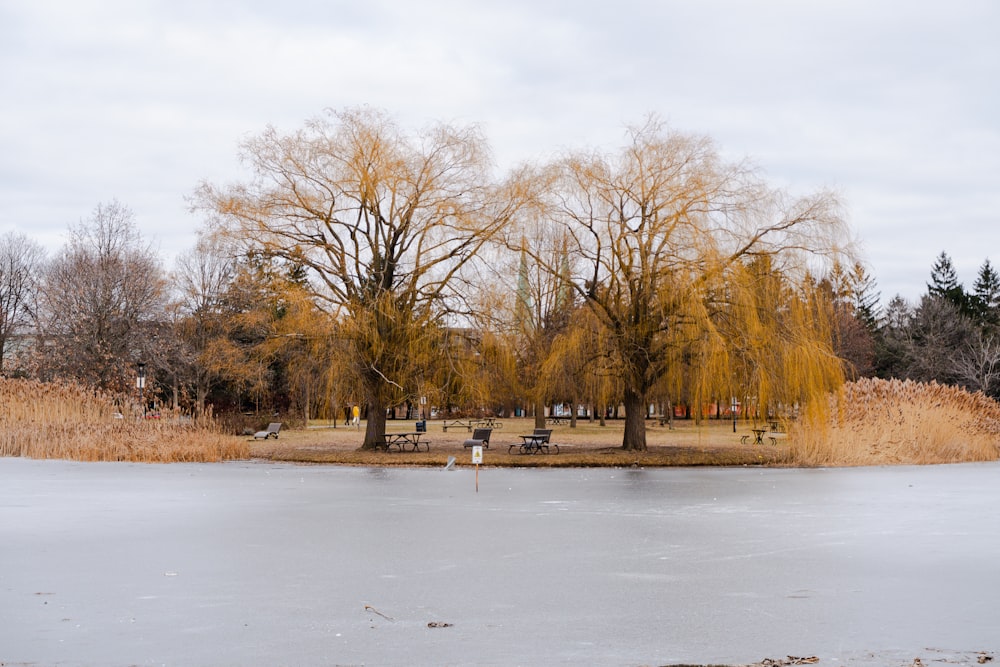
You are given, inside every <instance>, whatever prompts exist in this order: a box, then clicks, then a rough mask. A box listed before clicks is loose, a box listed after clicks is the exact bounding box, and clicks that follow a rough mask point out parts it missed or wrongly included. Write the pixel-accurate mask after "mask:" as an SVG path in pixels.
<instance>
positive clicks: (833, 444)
mask: <svg viewBox="0 0 1000 667" xmlns="http://www.w3.org/2000/svg"><path fill="white" fill-rule="evenodd" d="M828 407H829V410H819V409H815V407H814V409H812V410H809V411H808V412H807V413H806V415H805V416H804V417H803V419H802V420H801V421H800V423H799V424H798V425H797V426H796V427H795V428H794V431H793V434H792V435H793V437H792V438H791V446H792V458H793V460H794V461H795V462H796V463H799V464H805V465H879V464H887V463H896V464H900V463H903V464H924V463H957V462H961V461H992V460H996V459H997V458H998V456H1000V450H998V443H1000V404H998V403H997V402H996V401H994V400H993V399H991V398H989V397H987V396H985V395H984V394H982V393H975V394H973V393H970V392H968V391H966V390H964V389H961V388H959V387H952V386H946V385H940V384H937V383H934V382H932V383H930V384H926V383H921V382H913V381H910V380H906V381H901V380H880V379H873V378H868V379H863V380H859V381H857V382H849V383H847V384H845V385H844V386H843V387H842V388H841V389H840V391H839V392H838V393H837V394H835V395H834V396H832V397H831V399H830V405H829V406H828Z"/></svg>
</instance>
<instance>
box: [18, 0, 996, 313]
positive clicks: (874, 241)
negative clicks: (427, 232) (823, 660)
mask: <svg viewBox="0 0 1000 667" xmlns="http://www.w3.org/2000/svg"><path fill="white" fill-rule="evenodd" d="M998 28H1000V7H998V6H996V5H995V4H994V3H992V2H990V1H989V0H960V1H958V2H955V3H951V4H949V5H944V4H941V3H938V2H929V1H925V2H921V1H917V2H909V3H905V4H900V3H896V2H889V1H888V0H882V1H879V0H874V1H872V0H868V1H864V2H862V1H860V0H857V1H855V0H850V1H838V2H834V1H833V0H824V1H817V2H809V3H803V2H790V1H782V0H766V1H762V2H755V3H746V2H741V1H737V0H707V1H705V2H697V3H691V2H681V1H680V0H672V1H671V0H667V1H662V2H653V1H642V0H627V1H625V2H617V3H598V2H575V3H566V2H558V1H556V0H535V1H532V2H528V1H526V0H512V1H508V2H477V3H467V2H458V1H447V0H437V1H435V2H420V3H411V2H404V1H398V2H397V1H392V0H380V1H379V2H369V3H356V2H327V1H321V0H288V1H287V2H284V3H271V2H235V1H232V2H219V3H203V2H192V1H189V0H174V1H173V2H165V1H164V2H156V1H153V0H149V1H147V2H131V1H125V0H118V1H105V2H86V1H83V2H77V1H70V0H62V1H60V0H35V1H34V2H31V3H14V2H6V3H4V2H0V89H2V90H3V91H4V100H5V102H4V104H3V105H0V231H4V230H6V229H10V228H17V229H20V230H22V231H25V232H27V233H30V234H33V235H36V236H37V237H39V238H40V239H41V240H43V242H46V243H49V244H52V245H54V244H58V243H59V238H60V236H61V234H62V233H63V231H64V230H65V228H66V225H67V224H68V223H72V222H75V221H77V220H79V219H80V218H81V217H85V216H86V215H88V214H89V212H90V211H91V210H92V209H93V207H94V206H95V205H96V204H97V203H98V202H102V201H109V200H110V199H112V198H118V199H119V200H120V201H122V202H123V203H125V204H127V205H128V206H130V207H131V208H132V209H133V210H134V211H135V212H136V214H137V218H138V219H139V221H140V223H141V224H142V225H143V229H144V231H145V233H146V234H147V235H148V236H149V237H152V238H155V239H157V240H158V242H159V245H160V246H161V248H162V250H163V252H164V253H165V254H166V255H168V256H172V255H173V254H175V253H177V252H179V251H181V250H183V249H186V248H187V247H189V246H190V245H192V244H193V243H194V233H195V229H196V228H197V225H198V220H197V219H196V218H195V217H193V216H191V215H190V214H189V213H188V212H187V210H186V205H185V203H184V197H185V196H186V195H187V194H188V193H190V192H191V190H192V189H193V188H194V187H195V185H196V184H197V183H198V182H199V181H200V180H202V179H209V180H213V181H229V180H232V179H235V178H237V177H238V176H239V173H240V168H239V165H238V163H237V160H236V152H237V144H238V142H239V141H240V140H241V139H242V138H244V137H246V136H248V135H249V134H252V133H256V132H259V131H260V130H262V129H263V128H264V127H265V126H266V125H267V124H273V125H276V126H278V127H279V128H282V129H289V130H290V129H294V128H296V127H298V126H299V125H300V124H301V123H302V122H303V121H304V120H305V119H306V118H309V117H311V116H314V115H316V114H318V113H320V112H321V111H322V110H323V109H324V108H326V107H336V108H340V107H345V106H354V105H358V104H369V105H372V106H377V107H384V108H386V109H387V110H389V111H390V112H391V113H393V114H396V115H398V116H399V117H400V118H401V120H402V121H403V122H404V123H407V124H412V125H420V124H422V123H425V122H427V121H429V120H446V121H454V122H460V123H466V122H475V123H479V124H481V125H482V126H483V127H484V129H485V131H486V132H487V135H488V136H489V137H490V139H491V141H492V143H493V146H494V149H495V153H496V155H497V157H498V160H499V161H500V163H501V164H502V165H504V166H510V165H512V164H514V163H516V162H518V161H521V160H526V159H543V158H545V157H546V156H548V155H550V154H551V153H553V152H555V151H558V150H560V149H561V148H563V147H580V146H595V145H596V146H603V147H608V148H611V147H614V146H616V145H617V144H618V143H619V142H620V141H621V140H622V137H623V127H624V125H625V124H626V123H634V122H639V121H641V119H642V118H643V117H644V116H645V115H646V114H647V113H649V112H654V113H657V114H659V115H660V116H662V117H663V118H665V119H667V120H668V121H669V122H670V123H671V124H672V125H673V126H674V127H676V128H677V129H681V130H684V131H691V132H696V133H700V134H708V135H710V136H712V137H713V138H715V139H716V140H717V142H718V144H719V145H720V147H721V149H722V150H723V151H724V153H725V154H726V155H729V156H731V157H733V158H740V157H743V156H744V155H748V156H750V157H751V158H752V159H754V160H755V161H756V162H758V163H759V164H760V165H761V166H762V167H763V168H764V169H765V170H766V171H767V172H768V173H769V174H770V175H771V177H772V178H773V179H774V181H775V182H776V183H778V184H783V185H787V186H788V187H789V188H791V189H793V190H795V191H809V190H812V189H816V188H818V187H824V186H833V187H836V188H838V189H839V190H840V191H841V192H843V193H844V196H845V198H846V200H847V202H846V203H847V205H848V210H849V213H850V216H851V220H852V222H853V224H854V225H855V228H856V230H857V232H858V234H859V235H860V236H861V238H862V240H863V242H864V243H865V248H866V250H867V254H868V259H869V261H870V264H871V265H872V267H873V270H874V273H875V275H876V277H877V278H878V280H879V282H880V286H881V289H882V291H883V294H884V296H886V297H888V296H891V295H892V294H895V293H897V292H900V293H902V294H903V295H904V296H907V297H908V298H915V297H916V296H917V295H918V294H919V293H920V292H921V291H922V290H923V287H924V283H925V282H926V276H927V275H928V274H929V271H930V265H931V263H932V262H933V258H934V257H935V256H936V255H937V254H938V253H939V252H941V251H942V250H944V251H947V252H949V254H951V255H952V257H953V259H954V260H955V265H956V268H957V269H958V271H959V273H960V277H961V278H962V279H963V280H965V281H966V282H967V283H968V284H971V282H972V281H973V280H974V278H975V271H976V269H977V268H978V266H979V264H980V263H981V262H982V260H983V259H985V258H986V257H987V256H989V255H990V253H991V252H993V254H994V255H997V254H998V253H996V252H995V251H993V249H995V248H997V247H1000V225H996V221H997V213H996V211H997V210H1000V194H998V188H997V187H996V183H997V182H1000V158H998V157H997V156H998V155H1000V151H998V149H1000V130H998V125H997V119H998V118H1000V113H998V112H1000V103H998V95H997V92H996V91H995V81H996V80H998V78H1000V77H998V75H1000V43H998V40H996V38H995V34H996V32H997V29H998Z"/></svg>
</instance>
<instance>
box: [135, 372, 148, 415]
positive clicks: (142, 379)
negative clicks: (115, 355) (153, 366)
mask: <svg viewBox="0 0 1000 667" xmlns="http://www.w3.org/2000/svg"><path fill="white" fill-rule="evenodd" d="M137 367H138V369H139V372H138V375H137V376H136V378H135V386H136V387H138V389H139V404H140V405H141V406H142V416H143V419H145V417H146V401H145V400H144V399H143V390H144V389H145V388H146V364H145V363H143V362H141V361H140V362H139V363H138V364H137Z"/></svg>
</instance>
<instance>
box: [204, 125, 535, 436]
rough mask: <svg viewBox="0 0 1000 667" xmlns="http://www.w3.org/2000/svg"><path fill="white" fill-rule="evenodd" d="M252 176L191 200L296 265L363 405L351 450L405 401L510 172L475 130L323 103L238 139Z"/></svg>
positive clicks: (509, 193) (495, 218)
mask: <svg viewBox="0 0 1000 667" xmlns="http://www.w3.org/2000/svg"><path fill="white" fill-rule="evenodd" d="M242 154H243V158H244V160H245V162H246V163H247V165H248V166H249V168H250V170H251V173H252V177H251V179H250V182H248V183H246V184H239V185H234V186H230V187H224V188H220V187H213V186H211V185H208V184H206V185H204V186H203V187H202V188H201V189H200V191H199V193H198V201H199V203H200V205H201V206H203V207H205V208H206V209H209V210H211V211H213V212H214V213H215V216H216V218H217V219H218V221H219V224H220V226H221V227H222V228H223V229H224V230H225V231H227V232H228V233H229V234H230V235H231V236H232V237H233V238H235V239H238V240H240V241H242V242H244V243H246V244H249V245H251V246H252V247H254V248H256V249H258V250H259V251H260V252H262V253H264V254H267V255H271V256H276V257H281V258H285V259H288V260H290V261H292V262H293V263H295V264H296V265H298V266H302V267H304V269H305V270H306V271H307V272H308V278H309V280H308V284H309V285H310V287H311V289H312V297H313V298H314V299H315V300H316V302H317V304H319V305H321V306H322V307H324V309H325V310H327V311H328V312H329V314H330V317H331V318H332V321H335V322H336V323H337V326H338V331H339V333H340V335H342V336H343V337H344V340H345V341H346V342H347V348H348V354H347V356H346V358H344V359H341V360H339V361H338V362H337V363H340V364H343V365H345V366H348V367H350V369H351V373H352V374H353V376H354V377H356V378H358V393H359V394H361V399H362V400H364V401H365V402H366V403H367V406H368V421H367V430H366V432H365V436H364V442H363V443H362V448H366V449H370V448H373V447H375V446H376V445H377V444H378V443H379V442H380V440H381V438H382V436H383V435H384V433H385V418H386V410H387V408H389V407H391V406H393V405H396V404H399V403H400V402H402V401H404V400H408V399H411V398H415V397H416V395H417V393H418V392H419V390H420V382H421V378H423V377H426V375H425V373H427V372H429V369H428V368H427V366H428V365H429V364H430V363H432V362H434V361H436V360H438V358H439V356H440V354H441V353H442V351H444V352H447V351H448V346H447V345H443V346H442V344H441V341H442V332H445V331H447V330H448V328H449V327H448V324H449V320H448V318H449V316H450V314H451V313H452V311H453V309H454V308H456V307H457V306H456V304H457V303H458V300H457V298H456V297H457V294H456V292H457V291H458V286H459V285H460V284H461V281H460V278H461V276H462V271H463V269H464V268H465V267H466V266H467V265H468V264H469V263H470V262H472V261H473V259H474V258H475V257H476V256H477V253H478V252H479V250H480V249H481V248H482V246H483V245H484V244H486V243H487V242H488V241H489V239H490V238H492V237H493V236H494V235H495V234H496V233H497V231H498V230H499V229H500V228H502V227H503V226H504V225H505V224H506V223H507V222H508V221H509V220H510V218H511V217H512V216H513V215H514V214H515V212H516V210H517V208H518V205H519V202H520V201H522V198H521V197H520V195H519V190H518V180H517V179H515V178H511V179H510V180H509V181H508V182H505V183H496V182H495V181H494V179H493V178H492V175H491V173H490V168H491V164H490V156H489V152H488V149H487V146H486V142H485V140H484V139H483V138H482V136H481V135H480V134H479V132H478V131H477V130H476V129H475V128H455V127H452V126H448V125H438V126H434V127H431V128H429V129H427V130H426V131H424V132H422V133H420V134H419V135H418V136H411V135H408V134H406V133H404V132H403V131H402V130H401V129H400V128H399V127H398V126H397V125H396V124H395V123H394V122H393V121H392V120H391V119H390V118H389V117H388V116H387V115H386V114H384V113H382V112H379V111H376V110H369V109H360V110H347V111H342V112H336V111H330V112H328V114H326V115H324V116H321V117H318V118H315V119H313V120H312V121H310V122H309V123H307V124H306V126H305V128H303V129H302V130H299V131H297V132H293V133H291V134H281V133H279V132H278V131H277V130H275V129H273V128H269V129H267V130H266V131H265V132H264V133H263V134H261V135H260V136H258V137H255V138H251V139H249V140H248V141H246V142H245V143H244V144H243V146H242Z"/></svg>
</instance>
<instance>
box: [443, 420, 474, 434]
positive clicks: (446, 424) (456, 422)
mask: <svg viewBox="0 0 1000 667" xmlns="http://www.w3.org/2000/svg"><path fill="white" fill-rule="evenodd" d="M473 423H475V422H474V421H473V420H472V419H465V420H462V419H451V420H448V419H445V420H443V421H442V422H441V430H442V431H447V430H448V427H449V426H464V427H465V428H467V429H469V432H470V433H471V432H472V425H473Z"/></svg>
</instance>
